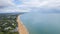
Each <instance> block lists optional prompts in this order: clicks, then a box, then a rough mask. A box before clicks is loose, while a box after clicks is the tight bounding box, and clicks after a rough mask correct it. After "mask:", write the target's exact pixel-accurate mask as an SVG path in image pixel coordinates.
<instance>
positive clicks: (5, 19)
mask: <svg viewBox="0 0 60 34" xmlns="http://www.w3.org/2000/svg"><path fill="white" fill-rule="evenodd" d="M16 17H17V15H0V34H17V33H18V32H11V31H12V30H14V29H15V28H16V27H18V26H17V22H16Z"/></svg>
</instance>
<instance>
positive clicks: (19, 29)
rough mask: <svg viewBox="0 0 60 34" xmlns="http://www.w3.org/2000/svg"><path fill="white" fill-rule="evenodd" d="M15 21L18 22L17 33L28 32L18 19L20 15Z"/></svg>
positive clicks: (25, 33) (27, 33) (23, 33)
mask: <svg viewBox="0 0 60 34" xmlns="http://www.w3.org/2000/svg"><path fill="white" fill-rule="evenodd" d="M17 23H18V32H19V34H29V32H28V31H27V28H26V27H25V26H24V25H23V23H22V22H21V20H20V15H19V16H18V17H17Z"/></svg>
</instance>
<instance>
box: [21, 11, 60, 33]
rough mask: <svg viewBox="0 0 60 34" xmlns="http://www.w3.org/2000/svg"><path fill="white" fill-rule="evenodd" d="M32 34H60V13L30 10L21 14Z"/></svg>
mask: <svg viewBox="0 0 60 34" xmlns="http://www.w3.org/2000/svg"><path fill="white" fill-rule="evenodd" d="M21 20H22V21H23V23H24V25H25V26H26V27H27V29H28V31H29V32H30V34H60V14H58V13H49V14H48V13H46V14H44V13H39V12H30V13H26V14H24V15H22V16H21Z"/></svg>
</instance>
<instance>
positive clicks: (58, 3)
mask: <svg viewBox="0 0 60 34" xmlns="http://www.w3.org/2000/svg"><path fill="white" fill-rule="evenodd" d="M16 1H17V4H16ZM34 8H37V9H39V8H43V9H45V8H46V9H48V8H53V9H60V0H0V12H2V11H3V12H10V11H11V12H15V11H17V12H26V11H27V12H28V11H31V10H34Z"/></svg>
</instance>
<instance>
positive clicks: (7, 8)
mask: <svg viewBox="0 0 60 34" xmlns="http://www.w3.org/2000/svg"><path fill="white" fill-rule="evenodd" d="M22 8H23V7H22ZM28 11H30V9H21V8H19V7H18V6H17V4H15V3H14V0H0V13H1V12H28Z"/></svg>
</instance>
